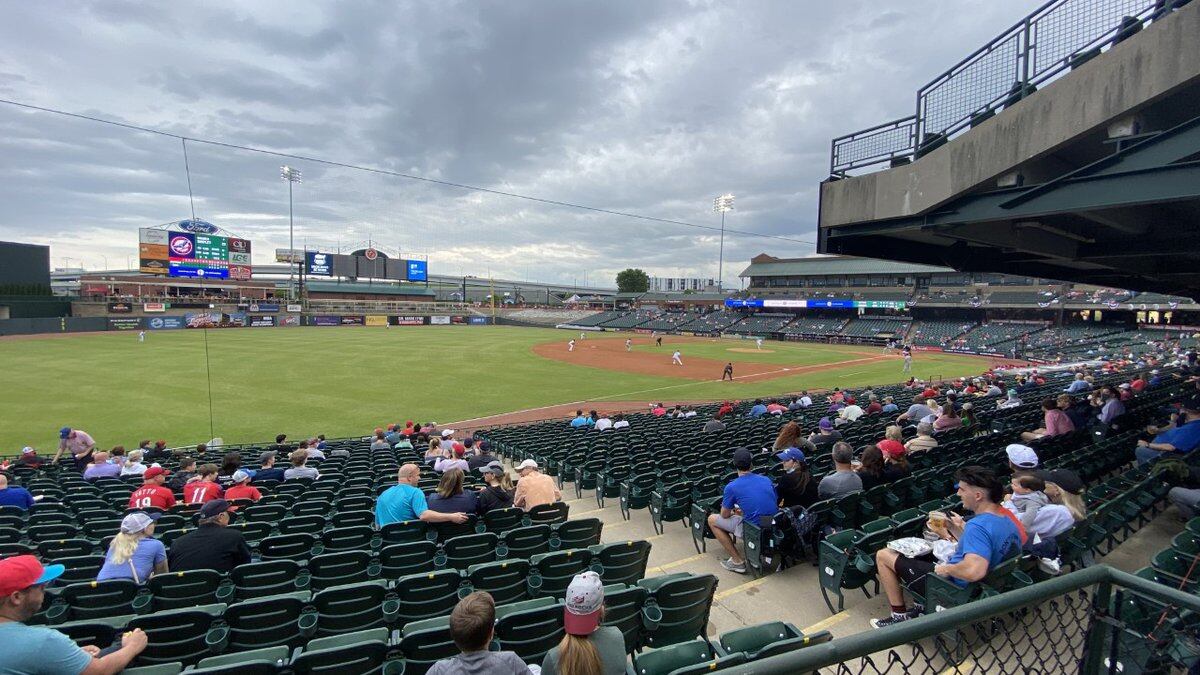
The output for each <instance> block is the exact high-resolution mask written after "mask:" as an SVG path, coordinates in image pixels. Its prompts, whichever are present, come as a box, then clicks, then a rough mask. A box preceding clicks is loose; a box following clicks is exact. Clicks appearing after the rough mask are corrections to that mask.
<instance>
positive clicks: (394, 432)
mask: <svg viewBox="0 0 1200 675" xmlns="http://www.w3.org/2000/svg"><path fill="white" fill-rule="evenodd" d="M410 429H411V427H410ZM382 431H383V430H382V429H376V430H375V435H376V436H378V435H379V433H380V432H382ZM405 435H406V434H402V433H400V425H399V424H389V425H388V426H387V433H386V434H384V435H383V440H385V441H387V443H388V446H389V447H391V446H393V445H395V444H397V443H399V442H400V438H401V437H402V436H405Z"/></svg>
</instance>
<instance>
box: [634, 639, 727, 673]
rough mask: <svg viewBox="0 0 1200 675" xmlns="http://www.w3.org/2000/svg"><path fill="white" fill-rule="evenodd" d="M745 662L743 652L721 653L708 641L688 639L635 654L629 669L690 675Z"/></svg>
mask: <svg viewBox="0 0 1200 675" xmlns="http://www.w3.org/2000/svg"><path fill="white" fill-rule="evenodd" d="M745 662H746V656H745V655H744V654H741V653H738V654H734V655H731V656H721V655H719V654H718V653H717V651H716V650H715V649H713V647H712V645H710V644H708V641H706V640H691V641H688V642H680V643H678V644H674V645H668V646H666V647H662V648H660V649H655V650H653V651H649V652H645V653H643V654H637V655H635V656H634V657H633V665H632V666H631V671H632V672H633V673H635V674H636V675H668V674H669V673H674V674H677V675H683V674H684V673H688V674H689V675H690V674H691V673H705V672H711V671H716V670H723V669H725V668H728V667H731V666H735V665H741V664H742V663H745Z"/></svg>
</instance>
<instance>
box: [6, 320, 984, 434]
mask: <svg viewBox="0 0 1200 675" xmlns="http://www.w3.org/2000/svg"><path fill="white" fill-rule="evenodd" d="M568 337H569V334H568V333H567V332H565V331H557V330H553V329H535V328H516V327H504V326H496V327H485V326H446V327H425V328H393V329H391V330H385V329H382V328H360V327H347V328H289V329H275V330H268V329H256V330H213V331H208V334H207V351H208V359H207V360H206V358H205V350H206V344H205V334H204V332H202V331H183V330H180V331H160V332H149V333H148V334H147V340H146V342H145V343H144V344H140V343H138V341H137V336H136V333H116V332H110V333H101V334H87V335H71V336H62V337H52V338H50V337H48V338H31V339H21V340H3V341H0V369H2V371H0V372H2V374H3V382H4V386H3V388H0V410H3V411H4V413H5V414H4V416H3V419H4V422H3V424H0V454H5V455H11V454H14V452H16V451H17V450H18V449H19V448H20V447H21V446H23V445H34V446H35V447H38V448H39V449H52V448H53V447H54V446H55V445H56V444H57V429H58V428H59V427H61V426H64V425H67V426H73V427H78V428H81V429H85V430H87V431H88V432H90V433H92V434H93V436H95V437H96V440H97V442H98V443H99V444H101V445H102V446H111V445H115V444H124V445H125V446H127V447H131V446H133V445H135V444H136V442H137V441H138V440H140V439H142V438H151V439H157V438H164V439H166V440H167V441H168V442H169V443H171V444H185V443H195V442H200V441H204V440H207V439H208V438H210V436H211V434H210V423H209V390H208V381H209V378H208V374H209V372H211V382H212V430H213V432H215V434H216V435H217V436H220V437H223V438H224V439H225V441H226V442H229V443H235V442H242V441H259V440H263V439H265V438H267V437H271V436H273V435H274V434H275V433H279V432H285V433H288V434H289V435H292V436H293V437H297V436H300V435H304V434H317V433H325V434H328V435H331V436H346V435H354V434H361V433H368V432H369V431H370V429H371V428H373V427H375V426H376V425H379V424H382V423H386V422H387V421H389V420H390V421H402V420H405V419H410V418H411V419H419V420H422V421H435V422H439V423H445V422H449V421H456V420H464V419H470V418H475V417H482V416H486V415H493V414H498V413H504V412H511V411H517V410H525V409H529V408H535V407H540V406H548V405H554V404H559V403H570V402H574V401H580V400H613V401H619V400H646V399H664V400H668V401H669V400H676V399H678V400H704V399H715V398H725V397H731V398H733V397H736V398H744V397H748V396H765V395H770V394H775V393H779V392H784V391H795V390H798V389H801V388H822V387H832V386H842V387H855V386H862V385H865V384H871V383H875V384H878V383H887V382H896V381H898V380H900V379H902V377H901V373H900V362H899V360H894V361H886V362H879V363H869V364H849V365H847V366H845V367H843V368H840V369H836V370H829V371H821V372H817V373H811V374H808V375H804V376H799V377H785V378H779V379H771V380H766V381H760V382H755V383H750V382H746V383H741V382H735V383H732V384H731V383H728V382H727V383H720V382H715V381H714V382H692V381H688V380H683V379H679V378H673V377H656V376H647V375H635V374H629V373H621V372H613V371H608V370H603V369H598V368H587V367H582V366H576V365H572V364H568V363H562V362H558V361H552V360H549V359H545V358H542V357H539V356H537V355H535V354H533V353H532V347H533V346H534V345H535V344H538V343H540V342H547V341H563V342H565V340H566V339H567V338H568ZM625 337H626V334H613V335H612V336H600V335H595V336H591V339H620V340H623V339H624V338H625ZM669 347H670V338H668V344H667V345H664V346H663V347H662V348H661V349H662V351H663V352H664V353H665V354H669V353H670V352H669V351H667V350H668V348H669ZM753 347H754V343H753V341H734V340H723V341H716V342H712V343H707V342H705V343H691V344H689V345H687V347H686V349H685V351H684V354H685V359H686V358H687V357H689V356H692V357H704V358H712V359H715V360H734V361H751V360H753V361H765V362H769V363H778V364H791V365H798V366H799V365H813V364H818V363H828V362H837V361H845V360H848V359H854V358H862V356H861V354H855V353H847V352H871V353H877V350H875V349H874V348H867V347H854V346H845V347H841V346H833V345H817V344H806V343H779V342H772V341H768V342H767V343H765V345H764V347H765V348H767V349H771V350H772V351H773V353H769V354H768V353H736V352H730V351H728V350H729V349H730V348H750V349H753ZM639 348H640V349H651V350H652V349H654V348H653V347H639ZM985 367H986V364H985V362H984V361H982V360H980V359H976V358H971V357H964V356H955V355H948V354H918V355H917V357H916V359H915V361H914V371H915V372H916V374H917V375H918V376H922V377H927V376H932V375H939V374H941V375H946V376H949V375H960V374H972V373H978V372H980V371H982V370H983V369H984V368H985ZM719 377H720V373H719V372H715V373H713V379H714V380H716V379H717V378H719Z"/></svg>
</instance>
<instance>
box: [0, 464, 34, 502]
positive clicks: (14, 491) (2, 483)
mask: <svg viewBox="0 0 1200 675" xmlns="http://www.w3.org/2000/svg"><path fill="white" fill-rule="evenodd" d="M34 501H35V500H34V498H33V495H31V494H29V490H26V489H25V488H23V487H9V486H8V476H5V475H4V474H2V473H0V506H15V507H17V508H18V509H21V510H22V511H27V510H28V509H29V507H31V506H33V503H34Z"/></svg>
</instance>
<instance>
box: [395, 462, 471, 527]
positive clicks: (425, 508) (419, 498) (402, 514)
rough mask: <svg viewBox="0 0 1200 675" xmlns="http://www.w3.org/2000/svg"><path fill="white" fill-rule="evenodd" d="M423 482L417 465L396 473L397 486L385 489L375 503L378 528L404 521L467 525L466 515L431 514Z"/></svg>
mask: <svg viewBox="0 0 1200 675" xmlns="http://www.w3.org/2000/svg"><path fill="white" fill-rule="evenodd" d="M420 482H421V468H420V467H419V466H417V465H416V464H405V465H404V466H401V467H400V470H399V471H398V472H397V473H396V485H393V486H392V487H390V488H388V489H387V490H384V492H383V494H381V495H379V497H378V498H377V499H376V500H375V524H376V525H378V526H379V527H383V526H384V525H388V524H391V523H399V522H401V521H405V520H423V521H425V522H427V523H465V522H467V514H465V513H438V512H437V511H431V510H430V509H429V504H428V503H427V502H426V501H425V493H424V492H421V491H420V490H419V489H417V484H418V483H420Z"/></svg>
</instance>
